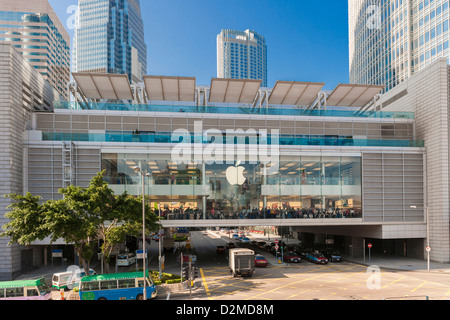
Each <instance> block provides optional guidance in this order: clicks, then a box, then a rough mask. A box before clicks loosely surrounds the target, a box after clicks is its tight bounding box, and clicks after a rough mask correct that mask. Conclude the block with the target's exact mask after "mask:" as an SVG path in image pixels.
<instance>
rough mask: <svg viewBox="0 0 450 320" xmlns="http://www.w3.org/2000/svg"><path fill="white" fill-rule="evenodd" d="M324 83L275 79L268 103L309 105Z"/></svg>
mask: <svg viewBox="0 0 450 320" xmlns="http://www.w3.org/2000/svg"><path fill="white" fill-rule="evenodd" d="M324 85H325V83H322V82H298V81H277V82H276V84H275V87H274V88H273V90H272V93H271V94H270V97H269V104H271V105H293V106H310V105H311V104H312V103H313V102H314V101H315V100H316V99H317V97H318V94H319V92H320V91H321V90H322V88H323V87H324Z"/></svg>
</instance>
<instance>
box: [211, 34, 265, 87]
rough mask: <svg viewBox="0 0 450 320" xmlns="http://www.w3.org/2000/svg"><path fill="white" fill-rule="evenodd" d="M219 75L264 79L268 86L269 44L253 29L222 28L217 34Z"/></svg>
mask: <svg viewBox="0 0 450 320" xmlns="http://www.w3.org/2000/svg"><path fill="white" fill-rule="evenodd" d="M217 77H218V78H229V79H257V80H262V83H261V86H262V87H267V45H266V40H265V38H264V37H263V36H262V35H260V34H258V33H256V32H255V31H252V30H248V29H247V30H245V31H244V32H242V31H235V30H222V31H221V32H220V33H219V34H218V35H217Z"/></svg>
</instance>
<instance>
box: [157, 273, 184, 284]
mask: <svg viewBox="0 0 450 320" xmlns="http://www.w3.org/2000/svg"><path fill="white" fill-rule="evenodd" d="M150 276H151V277H152V279H153V282H154V283H155V284H157V285H158V284H161V283H168V284H170V283H177V281H178V282H180V281H181V277H180V276H179V275H176V274H171V273H162V274H161V280H159V272H158V271H152V272H151V273H150ZM169 281H170V282H169Z"/></svg>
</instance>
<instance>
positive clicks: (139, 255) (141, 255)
mask: <svg viewBox="0 0 450 320" xmlns="http://www.w3.org/2000/svg"><path fill="white" fill-rule="evenodd" d="M145 258H147V250H145ZM136 259H144V250H136Z"/></svg>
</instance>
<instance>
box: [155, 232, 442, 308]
mask: <svg viewBox="0 0 450 320" xmlns="http://www.w3.org/2000/svg"><path fill="white" fill-rule="evenodd" d="M191 234H192V240H191V242H192V246H193V248H195V253H196V254H197V261H198V262H197V264H196V266H197V267H199V268H200V279H197V281H196V286H197V287H198V289H197V290H195V291H194V292H193V295H192V298H193V299H196V300H238V301H261V300H264V301H267V300H383V299H394V300H401V299H409V300H425V299H429V300H449V299H450V275H449V274H439V273H424V272H414V271H392V270H383V269H377V268H376V267H372V268H368V267H367V266H364V265H360V264H356V263H351V262H347V261H344V262H341V263H329V264H327V265H315V264H313V263H311V262H309V261H302V262H301V263H299V264H292V265H288V264H277V262H276V261H275V259H274V257H273V256H271V257H270V258H271V261H272V263H271V264H270V265H269V266H268V267H267V268H258V269H257V271H256V274H255V275H254V276H253V277H251V278H245V279H244V278H233V277H232V276H231V275H230V272H229V268H228V259H227V255H226V254H221V255H220V254H217V253H216V251H215V249H216V246H217V245H218V244H225V243H226V242H227V241H228V238H227V236H226V235H224V234H219V235H217V234H215V233H211V232H209V233H207V232H192V233H191ZM255 251H257V252H260V253H263V254H264V255H265V256H266V257H269V256H270V254H269V253H267V252H263V251H262V250H260V249H255ZM165 298H166V297H160V299H165ZM189 298H190V296H189V295H188V294H176V293H174V294H171V296H170V299H171V300H187V299H189Z"/></svg>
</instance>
